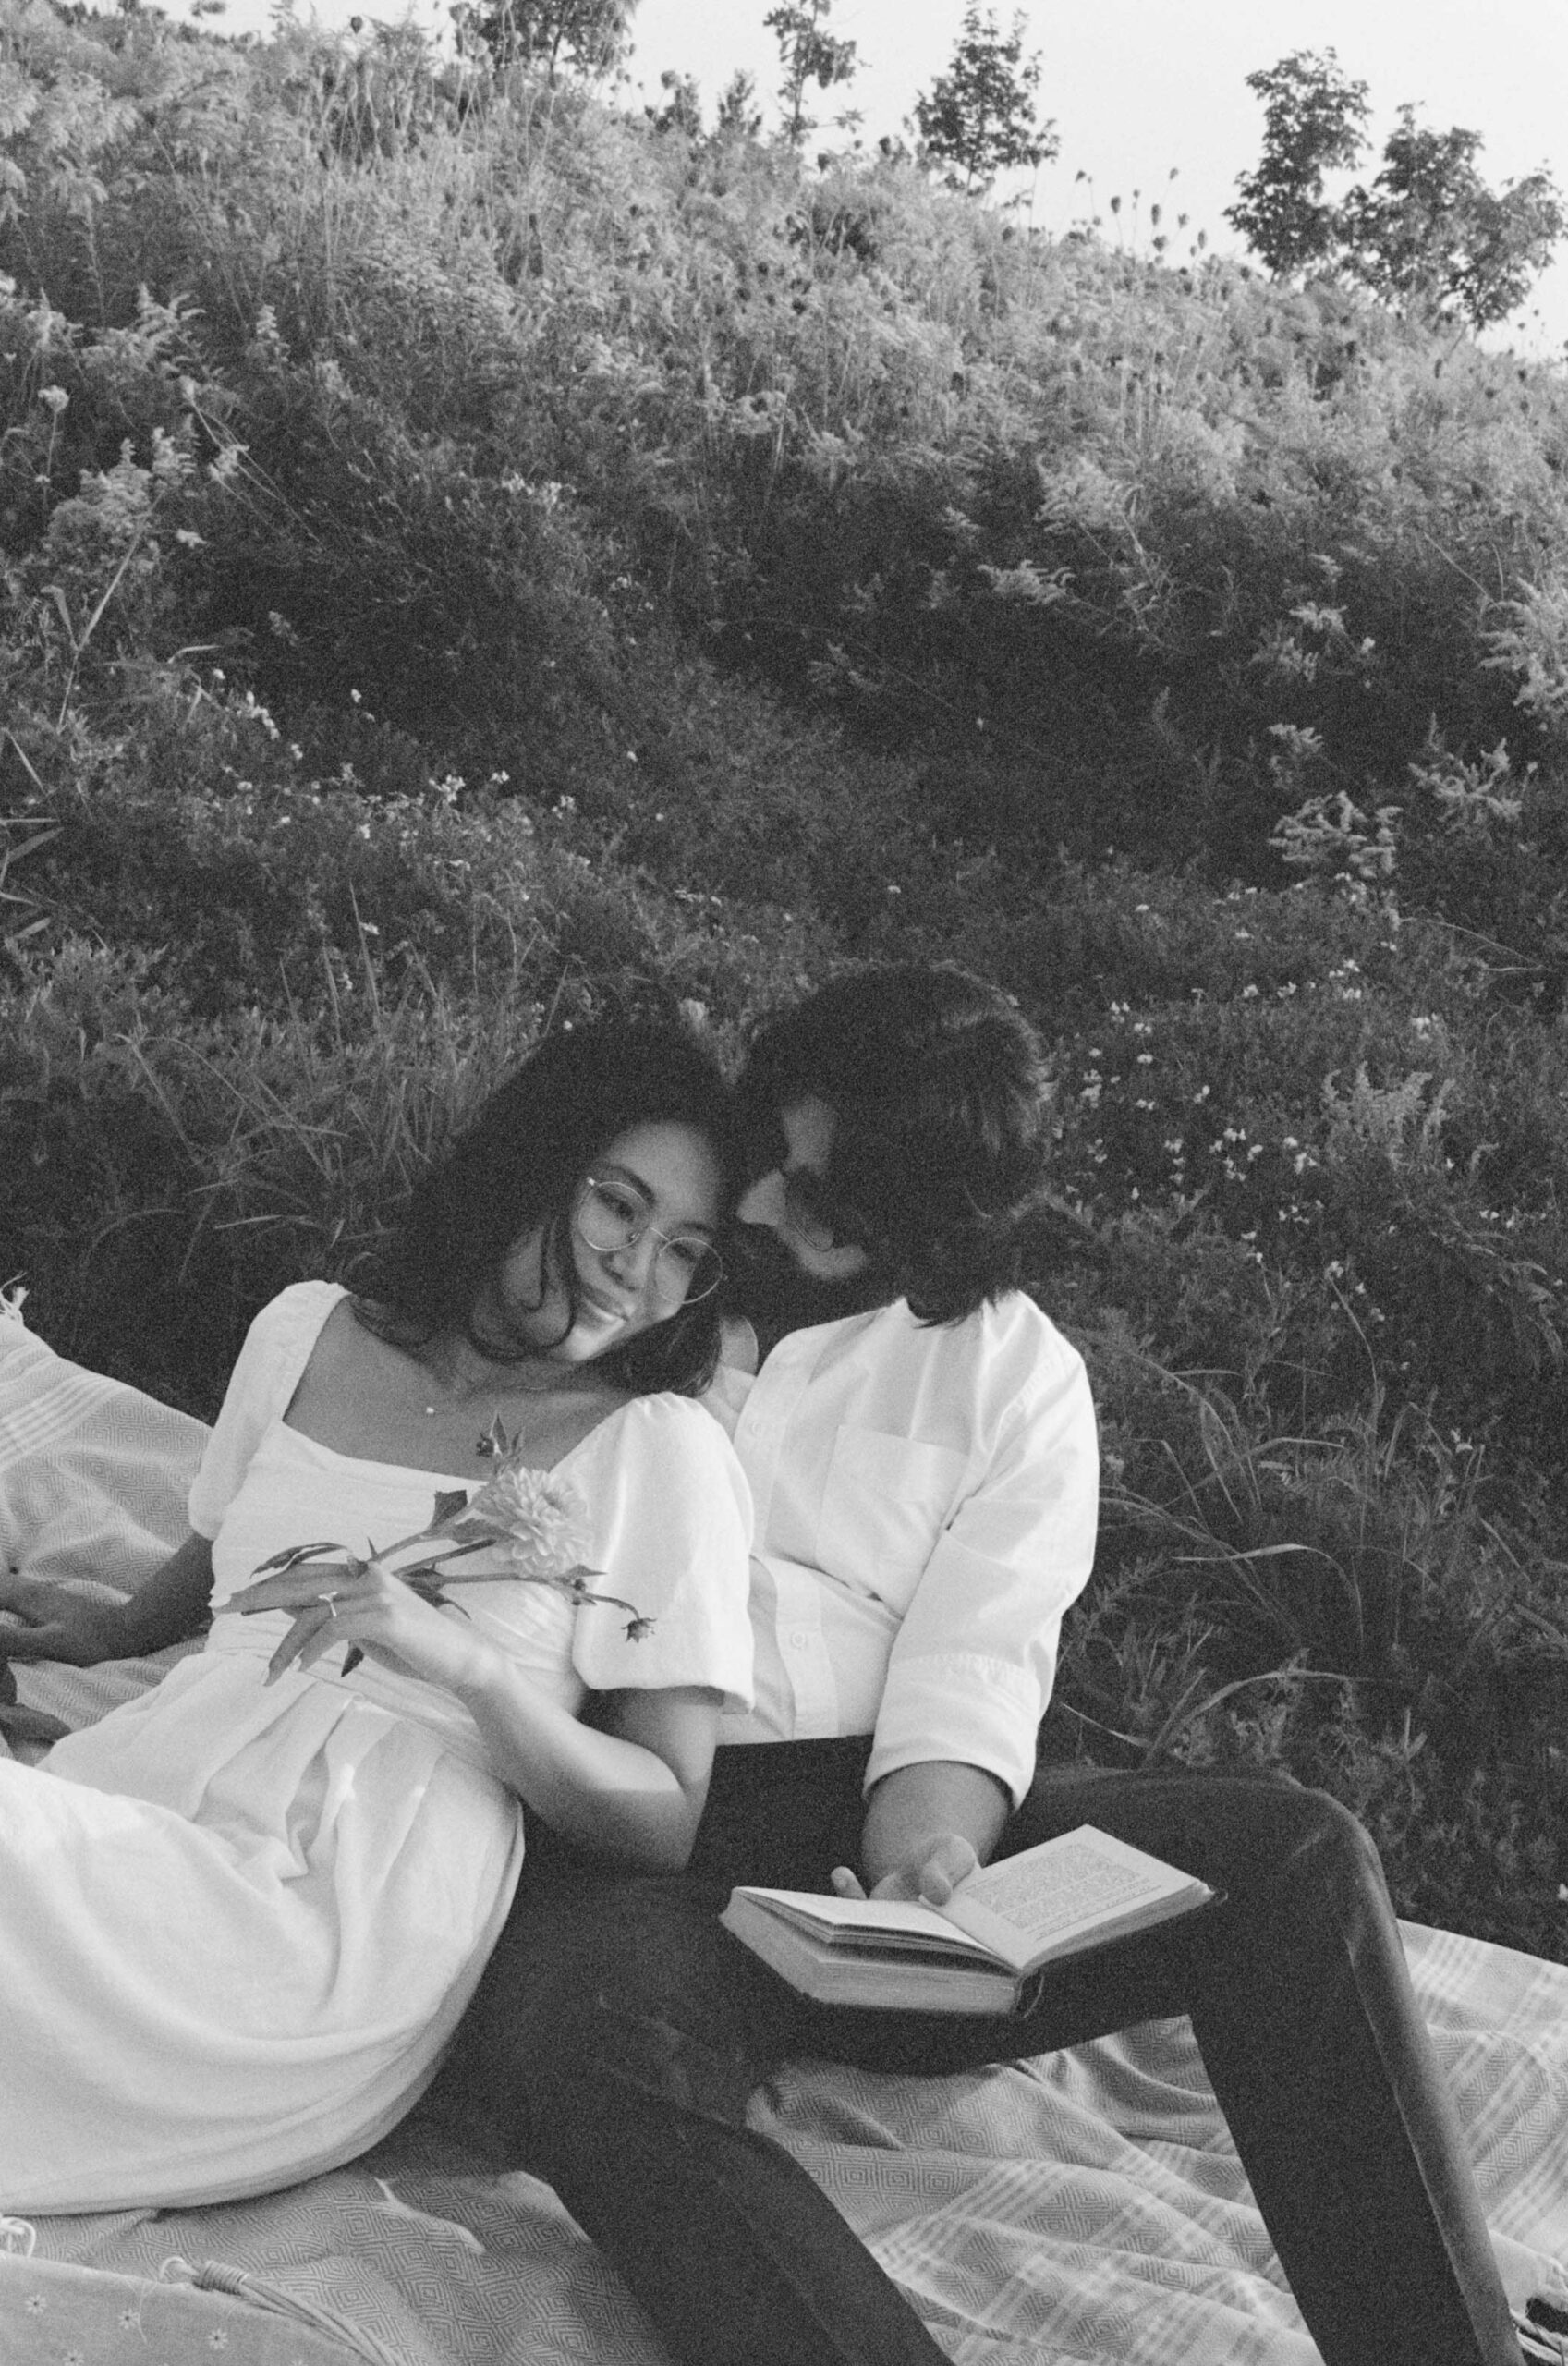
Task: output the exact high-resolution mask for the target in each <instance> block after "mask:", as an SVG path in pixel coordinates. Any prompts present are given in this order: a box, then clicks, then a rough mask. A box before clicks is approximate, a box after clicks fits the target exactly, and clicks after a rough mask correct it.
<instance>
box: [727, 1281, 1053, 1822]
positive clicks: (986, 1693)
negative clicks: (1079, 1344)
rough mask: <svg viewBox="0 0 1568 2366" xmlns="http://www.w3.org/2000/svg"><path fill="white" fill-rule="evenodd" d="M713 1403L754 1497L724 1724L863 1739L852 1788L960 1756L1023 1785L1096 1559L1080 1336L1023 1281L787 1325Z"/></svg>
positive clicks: (767, 1737) (770, 1735)
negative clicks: (940, 1307) (965, 1298)
mask: <svg viewBox="0 0 1568 2366" xmlns="http://www.w3.org/2000/svg"><path fill="white" fill-rule="evenodd" d="M709 1402H710V1405H711V1409H713V1411H714V1412H715V1413H717V1414H718V1416H719V1418H720V1419H721V1420H722V1421H723V1422H724V1424H725V1427H726V1428H728V1429H729V1430H730V1432H731V1434H732V1435H733V1437H734V1440H735V1450H736V1452H737V1453H738V1455H739V1457H740V1460H741V1464H742V1467H743V1469H744V1470H745V1472H746V1475H747V1478H748V1482H749V1483H750V1487H751V1492H752V1496H753V1500H754V1502H755V1506H756V1531H755V1543H754V1546H753V1554H752V1563H751V1618H752V1628H753V1633H754V1637H755V1642H756V1705H755V1707H754V1708H753V1709H752V1710H751V1711H750V1712H748V1713H745V1714H741V1713H735V1714H729V1715H727V1716H726V1717H725V1718H724V1720H723V1726H722V1728H721V1739H722V1740H723V1741H725V1742H742V1741H790V1740H804V1739H807V1738H814V1737H819V1736H827V1735H836V1734H864V1733H869V1734H872V1735H874V1737H875V1739H874V1743H873V1748H872V1753H871V1761H870V1766H869V1772H868V1776H867V1780H868V1783H873V1782H876V1781H878V1780H880V1778H881V1776H882V1775H884V1774H890V1773H891V1772H892V1771H893V1769H894V1768H895V1767H899V1766H906V1765H912V1764H917V1763H918V1762H920V1761H922V1760H925V1759H957V1760H961V1761H964V1762H967V1763H968V1764H971V1765H976V1766H980V1767H983V1768H985V1769H986V1770H987V1771H988V1772H989V1773H991V1774H995V1775H996V1776H997V1777H998V1778H999V1780H1000V1781H1002V1782H1003V1784H1005V1785H1006V1787H1007V1788H1008V1789H1009V1791H1010V1792H1011V1793H1012V1795H1013V1797H1014V1799H1015V1800H1016V1799H1020V1798H1022V1796H1023V1793H1024V1791H1025V1790H1026V1789H1027V1786H1028V1783H1029V1780H1030V1778H1031V1776H1032V1774H1033V1772H1034V1763H1035V1742H1036V1732H1037V1728H1038V1726H1039V1720H1040V1718H1041V1716H1042V1715H1043V1714H1044V1712H1045V1706H1046V1702H1047V1701H1049V1699H1050V1697H1051V1684H1052V1682H1053V1680H1054V1677H1055V1672H1056V1649H1057V1640H1058V1636H1059V1633H1060V1629H1061V1624H1062V1616H1063V1613H1064V1610H1065V1609H1066V1608H1067V1606H1068V1604H1070V1603H1071V1602H1072V1601H1073V1600H1074V1599H1075V1597H1076V1595H1077V1594H1078V1593H1079V1592H1080V1591H1081V1590H1082V1588H1083V1586H1084V1584H1085V1582H1086V1581H1087V1579H1088V1574H1089V1568H1090V1565H1091V1563H1092V1561H1093V1557H1094V1534H1095V1518H1096V1511H1097V1506H1098V1500H1099V1462H1098V1453H1097V1447H1096V1437H1095V1423H1094V1409H1093V1406H1092V1403H1091V1401H1090V1397H1089V1391H1088V1378H1087V1375H1086V1373H1085V1372H1084V1367H1083V1361H1082V1359H1081V1358H1080V1357H1079V1355H1078V1354H1077V1352H1076V1349H1075V1348H1071V1347H1070V1346H1069V1345H1068V1343H1067V1342H1066V1340H1065V1339H1064V1338H1063V1337H1062V1335H1061V1334H1060V1332H1058V1331H1057V1330H1056V1329H1055V1328H1054V1327H1053V1325H1052V1324H1051V1323H1050V1322H1048V1321H1047V1319H1046V1317H1045V1316H1044V1315H1043V1314H1042V1313H1041V1312H1040V1311H1039V1308H1038V1307H1037V1306H1036V1305H1035V1304H1034V1302H1033V1300H1032V1299H1028V1298H1026V1297H1024V1296H1023V1295H1022V1294H1021V1293H1010V1294H1009V1295H1007V1296H1006V1297H1004V1298H1003V1299H1002V1300H1001V1302H1000V1303H999V1304H996V1305H991V1306H986V1307H983V1308H982V1309H981V1310H980V1311H979V1312H978V1314H973V1315H969V1316H966V1318H965V1320H964V1321H963V1322H961V1323H952V1324H941V1325H924V1324H921V1323H918V1321H917V1320H916V1318H915V1316H914V1315H913V1314H911V1312H910V1311H909V1309H908V1307H907V1306H906V1304H905V1303H904V1302H903V1301H902V1300H900V1301H899V1302H898V1303H897V1304H895V1305H893V1306H890V1307H881V1308H878V1309H875V1310H873V1311H871V1312H870V1313H868V1314H858V1315H851V1316H849V1317H847V1318H846V1319H845V1320H844V1321H841V1322H838V1323H821V1324H819V1325H817V1326H816V1327H815V1328H813V1329H811V1330H808V1331H798V1332H796V1333H794V1334H792V1335H790V1336H789V1337H787V1338H785V1339H784V1340H782V1341H781V1342H780V1344H779V1346H778V1347H776V1348H774V1349H773V1351H772V1354H771V1355H770V1356H769V1357H768V1359H767V1360H766V1361H765V1363H764V1364H763V1366H762V1369H761V1371H760V1372H759V1374H758V1375H757V1377H756V1379H755V1380H754V1381H750V1382H748V1380H747V1379H746V1378H745V1377H744V1376H743V1375H740V1374H737V1373H734V1372H725V1373H723V1374H722V1375H721V1379H720V1381H719V1382H718V1383H717V1384H715V1388H714V1390H713V1391H712V1392H711V1396H710V1398H709Z"/></svg>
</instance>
